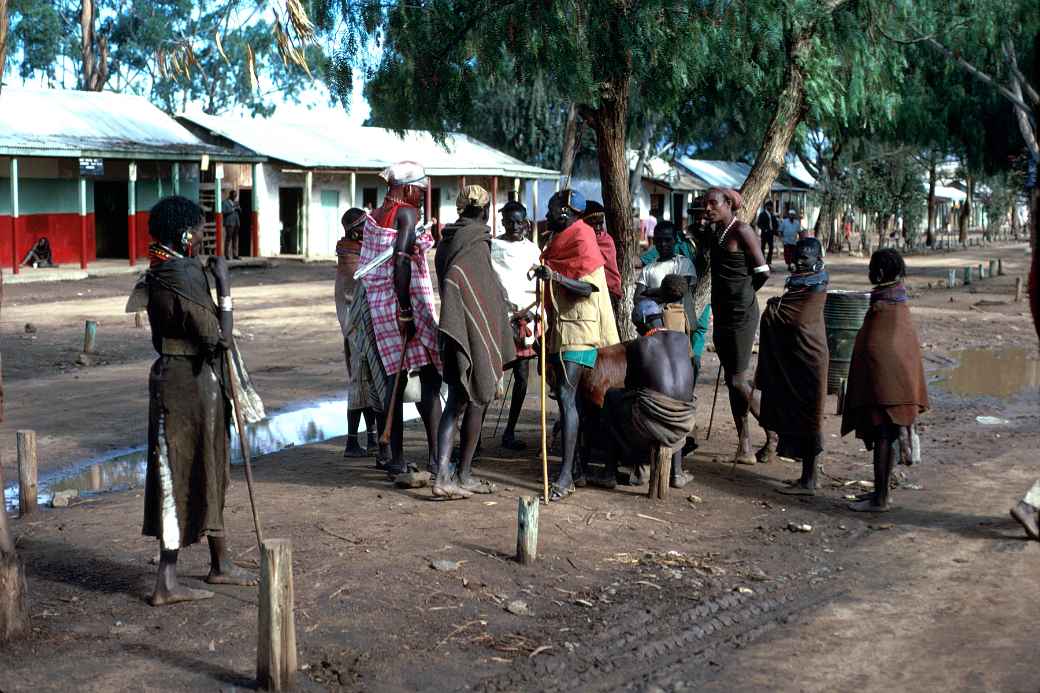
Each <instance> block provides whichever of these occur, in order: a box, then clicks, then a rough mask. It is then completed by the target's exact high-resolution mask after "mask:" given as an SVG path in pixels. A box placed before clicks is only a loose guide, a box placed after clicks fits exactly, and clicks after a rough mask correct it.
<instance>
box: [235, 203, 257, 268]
mask: <svg viewBox="0 0 1040 693" xmlns="http://www.w3.org/2000/svg"><path fill="white" fill-rule="evenodd" d="M238 206H239V208H240V209H241V210H242V211H240V212H239V213H238V223H239V227H238V252H239V255H241V256H242V257H259V255H260V254H259V253H258V252H257V249H256V248H254V247H253V191H252V190H250V189H249V188H242V189H240V190H239V191H238Z"/></svg>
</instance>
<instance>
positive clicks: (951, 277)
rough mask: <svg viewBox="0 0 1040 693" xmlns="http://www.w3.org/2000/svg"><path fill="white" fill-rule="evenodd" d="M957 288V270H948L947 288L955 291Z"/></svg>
mask: <svg viewBox="0 0 1040 693" xmlns="http://www.w3.org/2000/svg"><path fill="white" fill-rule="evenodd" d="M956 287H957V270H954V269H952V270H946V288H948V289H954V288H956Z"/></svg>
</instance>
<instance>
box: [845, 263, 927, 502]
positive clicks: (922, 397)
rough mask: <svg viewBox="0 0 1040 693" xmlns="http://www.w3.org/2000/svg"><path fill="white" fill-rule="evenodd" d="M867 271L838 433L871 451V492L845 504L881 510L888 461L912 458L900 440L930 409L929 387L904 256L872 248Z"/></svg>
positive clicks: (888, 474)
mask: <svg viewBox="0 0 1040 693" xmlns="http://www.w3.org/2000/svg"><path fill="white" fill-rule="evenodd" d="M868 276H869V278H870V282H871V283H872V284H874V290H873V291H872V292H871V294H870V309H869V310H868V311H867V315H866V317H865V318H864V319H863V327H861V328H860V330H859V334H857V335H856V343H855V345H854V346H853V349H852V361H851V363H850V364H849V379H848V385H847V387H846V391H845V408H844V412H843V414H842V419H841V434H842V435H843V436H844V435H846V434H847V433H849V432H851V431H855V432H856V437H857V438H860V439H862V440H863V443H864V445H865V446H866V448H867V449H868V450H873V451H874V491H873V492H872V493H870V494H869V496H868V497H867V498H866V499H864V500H861V501H857V502H855V503H851V504H850V505H849V509H851V510H855V511H857V512H884V511H886V510H888V509H889V503H888V501H889V498H888V495H889V482H890V480H891V477H892V466H893V465H894V464H895V461H896V459H897V456H898V457H900V458H901V459H903V460H909V457H910V456H909V455H901V454H900V441H901V439H908V438H909V428H910V427H911V426H913V425H914V422H915V421H917V417H918V415H920V414H922V413H923V412H926V411H928V386H927V384H926V383H925V379H924V365H923V360H922V357H921V343H920V340H919V339H918V338H917V330H916V329H915V328H914V323H913V320H912V319H911V318H910V306H909V304H908V303H907V292H906V287H905V286H903V279H904V278H905V277H906V264H905V263H904V262H903V257H902V256H901V255H900V254H899V252H898V251H896V250H895V249H893V248H882V249H881V250H878V251H876V252H875V253H874V254H873V255H872V256H871V257H870V267H869V274H868Z"/></svg>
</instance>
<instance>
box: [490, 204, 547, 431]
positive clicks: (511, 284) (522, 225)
mask: <svg viewBox="0 0 1040 693" xmlns="http://www.w3.org/2000/svg"><path fill="white" fill-rule="evenodd" d="M501 212H502V229H503V234H502V235H501V236H499V237H498V238H492V239H491V265H492V267H494V269H495V274H496V275H497V276H498V281H499V283H500V284H501V285H502V288H503V289H504V290H505V292H506V302H507V304H508V311H509V316H510V322H511V324H512V326H513V340H514V345H515V347H516V359H515V360H514V361H513V363H512V364H509V363H506V365H505V367H506V368H508V369H511V370H512V372H513V395H512V401H511V402H510V403H509V420H508V421H507V422H506V429H505V432H503V433H502V447H504V448H506V449H507V450H524V449H526V448H527V445H526V444H525V443H524V442H523V441H521V440H517V439H516V422H517V420H518V419H519V418H520V412H521V410H522V409H523V407H524V399H525V398H526V397H527V384H528V380H529V378H530V372H531V368H530V365H531V360H532V359H533V358H535V357H536V356H537V355H538V354H537V352H536V351H535V349H534V340H535V336H536V335H535V330H534V329H533V327H534V325H535V314H534V306H535V302H536V299H537V296H536V295H535V290H536V289H535V281H534V280H533V279H531V278H530V276H529V273H530V271H531V268H532V267H535V266H537V265H538V264H539V260H538V256H539V254H540V251H539V250H538V246H537V245H535V243H534V241H532V240H531V239H529V238H528V237H527V231H528V229H529V228H530V222H528V220H527V209H526V208H525V207H524V206H523V205H522V204H520V203H519V202H507V203H506V204H505V206H504V207H502V209H501Z"/></svg>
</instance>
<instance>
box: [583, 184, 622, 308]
mask: <svg viewBox="0 0 1040 693" xmlns="http://www.w3.org/2000/svg"><path fill="white" fill-rule="evenodd" d="M581 219H582V221H584V222H585V223H586V224H588V225H589V226H590V227H591V228H592V231H593V232H594V233H595V234H596V244H597V245H598V246H599V250H600V252H601V253H603V273H604V274H606V275H607V293H609V294H610V306H611V308H612V309H613V311H614V317H615V318H617V315H618V307H619V306H620V305H621V271H620V270H618V264H617V246H615V245H614V239H613V238H611V236H610V234H609V233H607V215H606V210H604V209H603V205H601V204H600V203H599V202H596V201H595V200H589V201H588V202H587V203H585V213H584V214H582V217H581Z"/></svg>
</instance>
